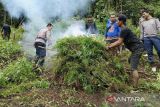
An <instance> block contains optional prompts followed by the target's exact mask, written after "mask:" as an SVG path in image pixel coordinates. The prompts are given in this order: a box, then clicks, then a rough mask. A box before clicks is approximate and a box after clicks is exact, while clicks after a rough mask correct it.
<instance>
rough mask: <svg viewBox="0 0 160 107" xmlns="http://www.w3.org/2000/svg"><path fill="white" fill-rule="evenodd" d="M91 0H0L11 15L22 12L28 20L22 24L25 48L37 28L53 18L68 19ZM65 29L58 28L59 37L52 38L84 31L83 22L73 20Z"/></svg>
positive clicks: (17, 14)
mask: <svg viewBox="0 0 160 107" xmlns="http://www.w3.org/2000/svg"><path fill="white" fill-rule="evenodd" d="M92 1H94V0H0V2H1V3H2V4H3V5H4V7H5V8H6V10H7V11H8V12H9V14H10V15H11V16H12V17H16V18H19V17H20V16H21V15H22V14H23V15H25V17H27V19H28V21H27V23H25V24H24V28H25V31H26V32H25V34H24V35H25V38H24V41H26V42H27V44H26V46H24V47H25V48H28V47H27V45H28V44H29V42H30V45H32V43H33V42H34V39H35V36H36V33H37V32H38V30H40V28H43V27H45V26H46V24H47V23H48V22H51V21H52V20H53V18H56V17H58V18H60V19H61V20H68V19H70V18H71V17H72V16H74V15H75V13H77V12H79V11H81V12H86V11H87V10H88V7H89V5H90V4H91V2H92ZM67 29H68V30H67V31H66V30H65V32H62V31H61V30H59V33H56V34H57V35H56V36H60V37H55V36H54V35H53V39H54V37H55V38H56V39H57V38H61V37H64V36H65V35H83V34H84V33H85V32H84V23H81V22H75V23H73V24H71V26H70V27H67ZM28 41H29V42H28ZM23 44H24V45H25V43H23ZM30 49H31V48H30ZM25 50H26V49H25Z"/></svg>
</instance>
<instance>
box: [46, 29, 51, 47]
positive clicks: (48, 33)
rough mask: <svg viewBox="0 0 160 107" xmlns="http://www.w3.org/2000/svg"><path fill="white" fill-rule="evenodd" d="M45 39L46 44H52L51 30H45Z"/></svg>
mask: <svg viewBox="0 0 160 107" xmlns="http://www.w3.org/2000/svg"><path fill="white" fill-rule="evenodd" d="M47 41H48V46H50V45H52V42H51V31H48V32H47Z"/></svg>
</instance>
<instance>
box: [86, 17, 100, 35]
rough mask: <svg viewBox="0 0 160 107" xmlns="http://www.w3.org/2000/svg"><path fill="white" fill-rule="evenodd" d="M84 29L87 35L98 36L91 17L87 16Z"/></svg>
mask: <svg viewBox="0 0 160 107" xmlns="http://www.w3.org/2000/svg"><path fill="white" fill-rule="evenodd" d="M85 29H86V31H87V34H98V30H97V27H96V23H95V22H94V20H93V17H92V16H91V15H89V16H87V21H86V25H85Z"/></svg>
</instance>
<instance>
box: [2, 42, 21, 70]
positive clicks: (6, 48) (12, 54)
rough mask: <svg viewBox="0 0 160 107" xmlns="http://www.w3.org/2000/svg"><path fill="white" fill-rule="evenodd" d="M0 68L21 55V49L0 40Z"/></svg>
mask: <svg viewBox="0 0 160 107" xmlns="http://www.w3.org/2000/svg"><path fill="white" fill-rule="evenodd" d="M0 53H1V54H0V68H2V67H4V65H7V64H8V63H10V62H11V61H13V60H14V59H16V58H17V57H18V56H19V55H20V53H21V47H20V46H19V45H18V44H16V43H13V42H11V41H5V40H2V39H0Z"/></svg>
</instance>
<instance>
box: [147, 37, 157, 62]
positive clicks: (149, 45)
mask: <svg viewBox="0 0 160 107" xmlns="http://www.w3.org/2000/svg"><path fill="white" fill-rule="evenodd" d="M153 46H154V48H155V49H156V51H157V54H158V56H159V59H160V38H159V37H158V36H154V37H144V47H145V50H146V51H147V54H148V61H149V63H150V64H153V63H154V58H153Z"/></svg>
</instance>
